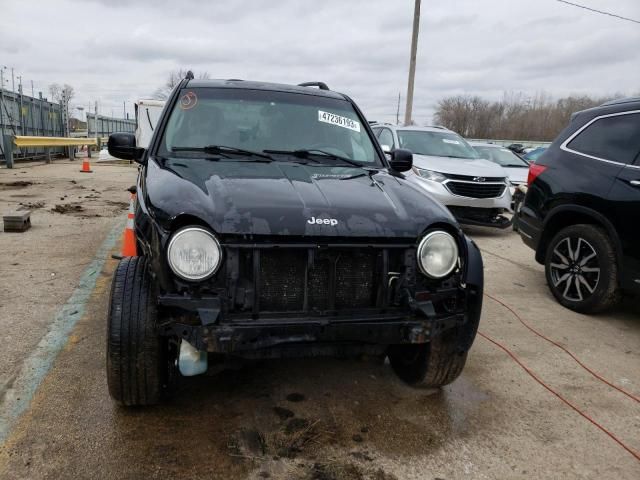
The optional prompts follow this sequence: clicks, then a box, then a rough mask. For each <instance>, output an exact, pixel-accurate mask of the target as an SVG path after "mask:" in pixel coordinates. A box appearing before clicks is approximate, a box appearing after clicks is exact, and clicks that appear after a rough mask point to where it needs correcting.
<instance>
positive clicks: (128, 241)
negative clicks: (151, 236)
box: [122, 192, 138, 257]
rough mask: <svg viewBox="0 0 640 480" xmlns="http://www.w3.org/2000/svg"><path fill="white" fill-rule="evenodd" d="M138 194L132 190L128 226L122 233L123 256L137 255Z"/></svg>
mask: <svg viewBox="0 0 640 480" xmlns="http://www.w3.org/2000/svg"><path fill="white" fill-rule="evenodd" d="M135 203H136V194H135V192H131V199H130V200H129V213H128V214H127V226H126V227H125V228H124V234H123V235H122V256H123V257H137V256H138V247H137V246H136V232H135V230H134V228H135V226H134V223H133V222H134V219H135V208H134V205H135Z"/></svg>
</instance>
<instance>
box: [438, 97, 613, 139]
mask: <svg viewBox="0 0 640 480" xmlns="http://www.w3.org/2000/svg"><path fill="white" fill-rule="evenodd" d="M620 96H622V95H620V94H616V95H613V96H609V97H606V98H596V97H588V96H580V97H575V96H570V97H565V98H560V99H558V100H554V99H553V98H552V97H551V96H550V95H549V94H547V93H545V92H538V93H536V94H535V95H533V96H529V95H526V94H524V93H522V92H505V93H504V95H503V97H502V99H501V100H499V101H489V100H484V99H482V98H480V97H478V96H470V95H458V96H452V97H447V98H443V99H442V100H440V101H439V102H438V105H437V107H436V112H435V114H434V122H435V123H436V124H439V125H443V126H445V127H447V128H449V129H451V130H454V131H456V132H458V133H459V134H460V135H462V136H464V137H468V138H487V139H516V140H542V141H545V140H553V139H554V138H555V137H556V136H557V135H558V133H560V131H561V130H562V129H563V128H564V127H565V126H566V125H567V124H568V123H569V119H570V118H571V114H572V113H574V112H576V111H579V110H584V109H585V108H590V107H594V106H596V105H600V104H601V103H603V102H605V101H606V100H608V99H610V98H618V97H620Z"/></svg>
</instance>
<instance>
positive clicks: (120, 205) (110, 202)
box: [104, 200, 129, 210]
mask: <svg viewBox="0 0 640 480" xmlns="http://www.w3.org/2000/svg"><path fill="white" fill-rule="evenodd" d="M104 203H105V204H106V205H112V206H114V207H118V208H119V209H122V210H125V209H127V208H129V202H118V201H114V200H104Z"/></svg>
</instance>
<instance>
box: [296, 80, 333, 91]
mask: <svg viewBox="0 0 640 480" xmlns="http://www.w3.org/2000/svg"><path fill="white" fill-rule="evenodd" d="M298 86H299V87H318V88H319V89H320V90H329V87H328V86H327V84H326V83H324V82H304V83H299V84H298Z"/></svg>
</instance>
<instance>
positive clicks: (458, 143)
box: [442, 138, 460, 145]
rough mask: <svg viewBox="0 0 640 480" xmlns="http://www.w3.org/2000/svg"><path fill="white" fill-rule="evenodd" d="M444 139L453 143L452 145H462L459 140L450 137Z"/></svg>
mask: <svg viewBox="0 0 640 480" xmlns="http://www.w3.org/2000/svg"><path fill="white" fill-rule="evenodd" d="M442 141H443V142H444V143H451V144H452V145H460V142H459V141H458V140H449V139H448V138H443V139H442Z"/></svg>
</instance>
